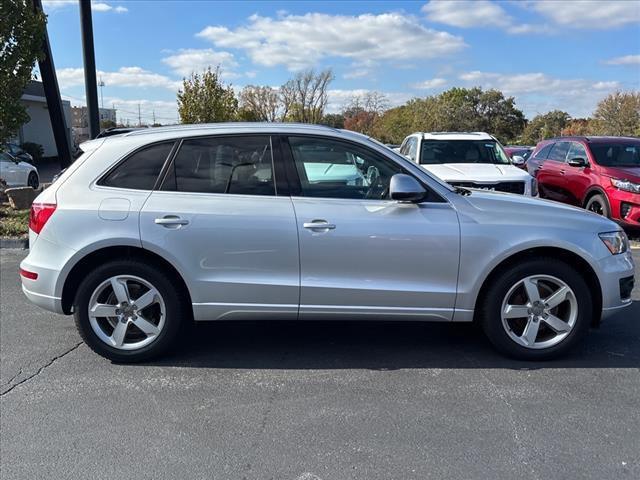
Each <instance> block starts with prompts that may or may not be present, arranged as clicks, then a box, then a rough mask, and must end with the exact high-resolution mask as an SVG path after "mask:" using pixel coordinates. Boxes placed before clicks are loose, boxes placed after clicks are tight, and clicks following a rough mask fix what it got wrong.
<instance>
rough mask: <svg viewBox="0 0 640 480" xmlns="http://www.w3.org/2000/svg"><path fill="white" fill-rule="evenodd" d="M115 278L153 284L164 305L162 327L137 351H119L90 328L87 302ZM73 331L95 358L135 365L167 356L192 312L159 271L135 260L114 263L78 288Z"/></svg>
mask: <svg viewBox="0 0 640 480" xmlns="http://www.w3.org/2000/svg"><path fill="white" fill-rule="evenodd" d="M116 275H133V276H136V277H140V278H142V279H144V280H146V281H147V282H149V283H150V284H152V285H153V286H154V287H155V288H156V289H157V290H158V292H159V293H160V295H161V296H162V298H163V300H164V304H165V310H166V315H165V320H164V322H165V323H164V327H163V328H162V330H161V331H160V333H159V334H158V336H157V337H156V338H155V339H154V340H153V341H152V342H151V343H150V344H148V345H146V346H144V347H141V348H139V349H136V350H121V349H118V348H115V347H113V346H111V345H107V344H106V343H105V342H103V341H102V340H101V339H100V338H99V337H98V335H97V334H96V332H95V331H94V330H93V328H92V327H91V323H90V320H89V312H88V309H89V301H90V300H91V296H92V294H93V292H94V291H95V290H96V288H98V286H99V285H100V284H101V283H103V282H104V281H105V280H107V279H109V278H111V277H113V276H116ZM73 305H74V317H75V323H76V327H77V328H78V331H79V332H80V336H81V337H82V339H83V340H84V341H85V343H86V344H87V345H88V346H89V348H91V349H92V350H93V351H94V352H96V353H97V354H98V355H101V356H103V357H105V358H108V359H109V360H112V361H114V362H118V363H135V362H141V361H145V360H149V359H151V358H154V357H157V356H159V355H161V354H163V353H164V352H166V351H167V350H168V349H169V347H170V346H171V345H172V343H173V342H174V340H175V339H176V337H177V336H178V334H179V332H180V327H181V324H186V323H190V322H189V320H190V318H191V311H190V305H189V302H188V299H187V298H186V297H185V295H184V294H183V292H182V291H181V289H179V288H176V287H175V281H172V280H171V279H170V277H168V276H167V274H166V273H165V272H164V271H163V270H162V269H160V268H157V267H155V266H153V265H149V264H146V263H142V262H140V261H138V260H116V261H112V262H108V263H105V264H103V265H101V266H99V267H97V268H96V269H94V270H93V271H91V272H90V273H89V274H88V275H87V276H86V278H85V279H84V281H82V283H81V284H80V286H79V288H78V291H77V292H76V296H75V300H74V303H73Z"/></svg>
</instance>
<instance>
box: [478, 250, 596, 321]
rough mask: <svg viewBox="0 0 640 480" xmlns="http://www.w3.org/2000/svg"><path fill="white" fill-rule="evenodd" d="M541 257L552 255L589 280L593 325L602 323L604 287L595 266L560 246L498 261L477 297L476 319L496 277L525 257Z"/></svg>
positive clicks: (528, 251) (517, 254) (526, 251)
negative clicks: (481, 303)
mask: <svg viewBox="0 0 640 480" xmlns="http://www.w3.org/2000/svg"><path fill="white" fill-rule="evenodd" d="M540 257H550V258H554V259H558V260H560V261H562V262H564V263H566V264H568V265H570V266H571V267H572V268H575V269H576V270H577V271H578V272H579V273H580V274H581V275H582V276H583V278H584V279H585V281H586V282H587V286H588V287H589V290H590V291H591V299H592V302H593V310H594V312H593V313H594V315H593V319H592V323H591V326H593V327H597V326H598V325H599V324H600V318H601V314H602V287H601V285H600V280H599V279H598V275H597V274H596V272H595V270H594V269H593V267H591V265H590V264H589V262H588V261H587V260H585V259H584V258H583V257H581V256H580V255H578V254H576V253H574V252H571V251H569V250H566V249H563V248H558V247H533V248H528V249H526V250H521V251H519V252H516V253H513V254H511V255H510V256H508V257H507V258H505V259H503V260H502V261H501V262H500V263H498V264H497V265H496V266H495V267H494V268H493V269H492V270H491V271H490V272H489V274H488V275H487V276H486V277H485V279H484V282H482V286H481V287H480V290H479V292H478V295H477V297H476V302H475V309H474V321H475V320H476V318H477V316H478V314H479V312H480V311H481V308H480V302H482V301H483V299H484V298H485V296H486V291H487V289H488V288H489V286H490V285H491V283H492V282H493V279H494V278H496V277H498V276H500V275H501V274H503V273H504V272H505V271H506V270H508V269H509V268H511V267H512V266H514V265H516V264H517V263H519V262H522V261H523V260H524V259H532V258H540Z"/></svg>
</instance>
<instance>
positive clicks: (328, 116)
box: [320, 113, 344, 128]
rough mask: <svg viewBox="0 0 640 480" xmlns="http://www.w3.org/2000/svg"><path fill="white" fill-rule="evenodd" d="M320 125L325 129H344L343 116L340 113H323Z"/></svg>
mask: <svg viewBox="0 0 640 480" xmlns="http://www.w3.org/2000/svg"><path fill="white" fill-rule="evenodd" d="M320 123H321V124H322V125H326V126H327V127H333V128H344V115H342V114H341V113H325V114H324V116H323V117H322V120H320Z"/></svg>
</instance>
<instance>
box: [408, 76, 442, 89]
mask: <svg viewBox="0 0 640 480" xmlns="http://www.w3.org/2000/svg"><path fill="white" fill-rule="evenodd" d="M446 84H447V81H446V80H445V79H444V78H431V79H429V80H425V81H423V82H418V83H414V84H413V85H411V88H416V89H419V90H431V89H434V88H440V87H444V86H445V85H446Z"/></svg>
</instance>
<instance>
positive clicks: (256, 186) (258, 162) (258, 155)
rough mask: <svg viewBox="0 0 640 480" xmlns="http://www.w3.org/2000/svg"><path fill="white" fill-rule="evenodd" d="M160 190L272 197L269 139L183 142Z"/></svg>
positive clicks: (273, 191) (273, 192) (193, 140)
mask: <svg viewBox="0 0 640 480" xmlns="http://www.w3.org/2000/svg"><path fill="white" fill-rule="evenodd" d="M162 190H177V191H180V192H200V193H231V194H241V195H275V193H276V191H275V186H274V182H273V158H272V156H271V139H270V137H268V136H257V137H217V138H194V139H188V140H184V141H183V142H182V146H181V147H180V150H179V151H178V154H177V155H176V157H175V159H174V161H173V165H172V168H170V169H169V172H168V174H167V177H166V178H165V180H164V182H163V185H162Z"/></svg>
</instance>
